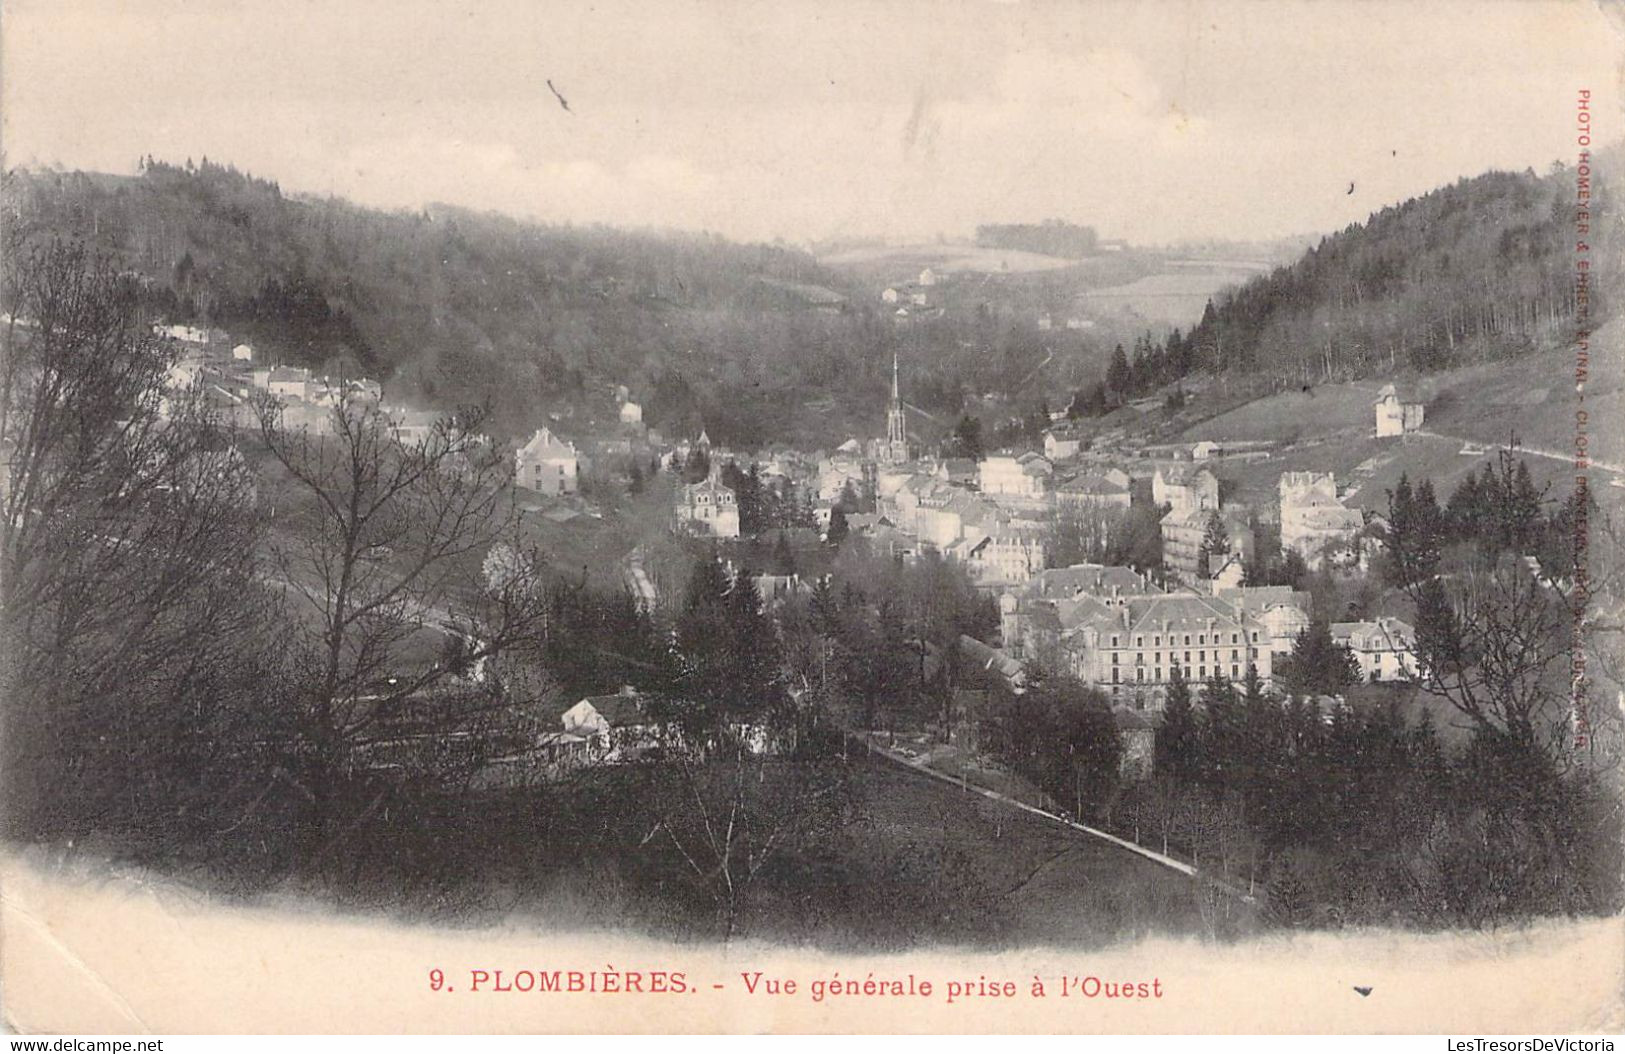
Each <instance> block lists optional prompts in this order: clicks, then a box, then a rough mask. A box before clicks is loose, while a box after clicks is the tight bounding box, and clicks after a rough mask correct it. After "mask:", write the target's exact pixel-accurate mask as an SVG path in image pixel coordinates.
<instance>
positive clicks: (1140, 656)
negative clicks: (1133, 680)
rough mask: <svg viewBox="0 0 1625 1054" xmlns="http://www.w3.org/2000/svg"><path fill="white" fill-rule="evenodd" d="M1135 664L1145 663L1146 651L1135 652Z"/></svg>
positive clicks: (1142, 664)
mask: <svg viewBox="0 0 1625 1054" xmlns="http://www.w3.org/2000/svg"><path fill="white" fill-rule="evenodd" d="M1134 665H1136V666H1144V665H1145V653H1144V652H1135V653H1134Z"/></svg>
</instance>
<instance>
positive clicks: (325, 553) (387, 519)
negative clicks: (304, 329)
mask: <svg viewBox="0 0 1625 1054" xmlns="http://www.w3.org/2000/svg"><path fill="white" fill-rule="evenodd" d="M257 411H258V418H259V430H258V431H259V437H260V440H261V441H262V443H263V445H264V447H265V448H266V449H267V450H268V451H269V452H270V454H271V456H272V458H273V459H274V461H275V462H276V464H277V465H278V466H279V467H280V468H281V470H282V471H283V472H284V473H285V474H286V476H287V479H288V481H289V485H288V486H287V488H286V489H285V490H284V491H283V493H282V494H281V495H280V496H279V501H278V507H277V510H276V511H277V519H276V524H277V526H276V530H275V532H274V535H273V539H272V543H271V546H270V548H271V551H272V553H273V555H274V561H275V566H276V574H277V581H278V584H279V585H280V586H281V587H283V588H284V589H286V590H287V591H288V592H289V593H290V594H292V596H293V597H294V598H295V601H296V602H295V604H294V607H295V610H296V613H297V614H299V615H300V616H301V622H300V628H299V630H298V634H299V636H300V637H301V639H302V644H303V647H304V649H305V650H306V652H307V653H308V654H309V655H310V656H311V665H310V671H309V676H308V678H307V681H308V684H307V688H306V690H305V691H304V692H303V693H302V710H301V714H300V720H299V729H298V733H297V735H298V741H299V750H300V753H301V755H302V757H303V758H304V761H305V764H306V769H305V772H306V780H307V782H306V789H307V791H308V792H309V795H310V797H311V802H312V805H313V806H314V809H315V812H316V815H317V817H318V827H323V826H326V825H327V824H329V823H331V822H332V821H333V820H334V819H335V818H336V815H337V814H336V811H335V810H336V808H337V807H338V806H339V805H340V803H338V802H336V801H335V800H334V799H335V795H336V794H337V793H338V789H339V785H340V784H341V783H343V782H344V781H345V780H347V779H350V778H352V777H354V776H356V775H357V774H359V773H363V772H367V771H371V772H374V773H376V772H378V771H380V770H393V771H395V772H397V773H400V772H410V773H411V774H412V775H413V776H414V777H418V778H429V779H430V781H431V782H434V783H436V784H443V783H449V784H457V783H460V782H464V781H466V779H467V778H468V777H469V775H470V771H471V769H472V768H475V767H477V765H478V763H479V759H481V758H483V757H487V756H490V755H491V754H492V753H494V752H498V751H501V750H503V749H508V748H511V745H512V744H509V743H507V742H506V741H505V740H504V732H503V731H502V729H503V728H508V730H509V731H512V732H514V733H515V734H519V733H518V732H517V726H506V725H503V724H502V720H503V718H504V715H505V716H506V717H508V718H512V719H513V720H514V721H518V720H520V719H521V716H522V715H521V714H520V711H521V710H522V709H523V700H519V699H516V698H514V693H511V692H508V691H505V690H503V689H502V687H501V685H500V684H498V683H494V682H491V681H489V680H488V678H487V676H486V675H487V672H488V671H487V664H488V663H489V662H490V661H492V660H494V659H496V658H497V657H499V656H501V655H502V654H504V653H505V652H507V651H509V650H511V649H513V648H515V647H516V646H517V645H519V644H521V643H522V642H525V641H527V640H530V639H531V638H532V637H533V636H534V634H535V633H536V632H537V631H538V630H539V629H540V627H541V624H542V622H541V620H542V618H543V614H544V611H545V604H544V601H543V597H542V590H540V589H538V588H537V582H536V568H537V566H538V565H539V563H540V558H539V556H538V555H537V554H536V553H535V551H534V549H531V548H527V547H525V546H524V545H523V544H522V542H520V540H519V538H518V535H517V523H518V521H517V509H516V507H515V506H514V504H513V500H512V489H511V487H510V486H509V484H510V476H511V467H510V464H509V462H508V459H507V457H506V456H505V455H504V454H503V453H502V452H501V451H499V450H498V449H497V448H496V446H495V445H494V444H493V443H492V442H491V441H490V440H489V439H488V438H487V437H485V436H483V435H482V434H481V433H480V427H481V425H482V423H483V421H484V418H485V415H484V413H483V411H480V410H473V409H468V410H462V411H459V412H457V413H454V414H448V415H446V416H445V417H443V418H441V419H440V420H439V421H438V422H436V424H435V425H434V426H433V428H432V429H431V430H430V432H429V434H428V435H427V436H425V437H424V438H422V439H421V440H418V441H403V439H402V438H401V437H400V435H399V434H398V432H397V429H396V427H395V423H394V422H393V421H392V420H391V418H390V416H389V414H388V413H387V412H386V411H385V410H383V409H382V408H380V407H379V406H378V405H377V404H375V403H371V402H366V401H355V400H352V401H346V402H343V403H341V404H340V405H338V406H335V407H334V408H333V409H332V411H331V412H330V413H329V414H327V415H326V417H325V419H324V420H323V424H324V426H325V427H323V428H321V429H320V430H312V429H310V428H301V429H297V430H292V429H286V428H284V427H282V417H283V408H282V406H281V405H280V403H279V402H277V401H276V400H275V399H274V398H270V397H266V398H262V399H261V400H260V401H259V403H258V405H257ZM499 543H500V544H501V545H502V546H503V548H502V549H500V550H499V554H500V555H499V557H498V559H497V561H496V563H497V564H501V565H502V566H503V568H504V570H503V572H502V573H501V574H500V575H488V574H487V569H486V567H485V565H486V563H487V561H490V560H491V552H492V549H493V548H494V547H496V546H497V545H498V544H499ZM437 633H438V634H442V635H450V636H451V637H453V638H456V639H457V640H459V641H460V643H459V644H457V645H456V646H455V655H454V656H451V658H452V660H453V661H444V660H445V659H446V658H447V654H446V652H445V651H444V650H443V649H431V650H430V651H429V653H428V654H424V645H425V642H426V640H427V639H429V638H432V637H434V635H435V634H437ZM407 758H410V759H412V760H411V761H410V762H408V761H407V760H405V759H407ZM366 794H367V797H368V799H369V801H368V803H367V804H366V805H364V806H363V807H362V809H361V811H360V814H359V815H358V816H355V817H353V818H352V819H351V820H350V821H349V822H350V823H351V824H354V823H357V822H360V821H361V820H363V819H364V818H365V816H366V814H367V813H368V812H369V811H370V810H371V809H373V808H375V807H377V806H378V804H379V803H380V802H381V801H382V800H383V795H382V793H381V792H377V793H375V792H370V791H369V792H366Z"/></svg>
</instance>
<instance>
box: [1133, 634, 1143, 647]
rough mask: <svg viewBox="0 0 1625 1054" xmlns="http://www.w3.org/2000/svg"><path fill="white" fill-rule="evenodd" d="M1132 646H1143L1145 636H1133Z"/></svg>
mask: <svg viewBox="0 0 1625 1054" xmlns="http://www.w3.org/2000/svg"><path fill="white" fill-rule="evenodd" d="M1134 646H1135V647H1136V648H1143V647H1145V638H1144V637H1135V638H1134Z"/></svg>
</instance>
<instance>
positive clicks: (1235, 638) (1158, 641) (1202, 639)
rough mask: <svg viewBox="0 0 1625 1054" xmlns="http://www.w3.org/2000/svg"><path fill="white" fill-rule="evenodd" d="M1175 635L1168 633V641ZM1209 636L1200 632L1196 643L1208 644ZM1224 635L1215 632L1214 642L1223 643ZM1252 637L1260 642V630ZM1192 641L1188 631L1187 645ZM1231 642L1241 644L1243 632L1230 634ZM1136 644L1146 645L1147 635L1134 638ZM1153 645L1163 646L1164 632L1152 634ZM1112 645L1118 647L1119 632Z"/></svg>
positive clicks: (1141, 646) (1254, 641)
mask: <svg viewBox="0 0 1625 1054" xmlns="http://www.w3.org/2000/svg"><path fill="white" fill-rule="evenodd" d="M1175 636H1177V634H1173V633H1170V634H1168V643H1169V644H1173V643H1175V641H1174V637H1175ZM1207 636H1208V635H1207V634H1206V633H1198V634H1197V635H1196V643H1197V644H1206V643H1207V642H1208V640H1207ZM1223 636H1224V634H1222V633H1215V634H1213V643H1214V644H1223V643H1224V641H1223V640H1221V639H1220V638H1222V637H1223ZM1252 639H1253V643H1254V644H1257V643H1258V631H1257V630H1256V629H1255V630H1253V631H1252ZM1190 642H1191V635H1190V634H1189V633H1187V634H1185V644H1186V646H1187V647H1188V646H1189V645H1190ZM1230 643H1231V644H1240V643H1241V634H1239V633H1232V634H1230ZM1134 646H1135V647H1136V648H1143V647H1145V637H1144V636H1138V637H1135V638H1134ZM1151 646H1152V647H1154V648H1160V647H1162V634H1160V633H1155V634H1152V636H1151ZM1112 647H1114V648H1115V647H1118V643H1117V634H1115V633H1114V634H1112Z"/></svg>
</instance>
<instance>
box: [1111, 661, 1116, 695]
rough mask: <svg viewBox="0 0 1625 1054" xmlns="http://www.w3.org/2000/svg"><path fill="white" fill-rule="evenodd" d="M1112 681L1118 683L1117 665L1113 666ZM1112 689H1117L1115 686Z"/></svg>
mask: <svg viewBox="0 0 1625 1054" xmlns="http://www.w3.org/2000/svg"><path fill="white" fill-rule="evenodd" d="M1112 683H1113V684H1116V683H1117V667H1115V666H1113V667H1112ZM1112 691H1113V692H1115V691H1117V689H1115V688H1113V689H1112Z"/></svg>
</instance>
